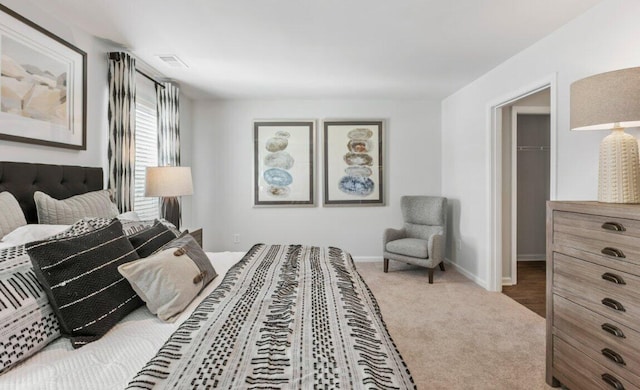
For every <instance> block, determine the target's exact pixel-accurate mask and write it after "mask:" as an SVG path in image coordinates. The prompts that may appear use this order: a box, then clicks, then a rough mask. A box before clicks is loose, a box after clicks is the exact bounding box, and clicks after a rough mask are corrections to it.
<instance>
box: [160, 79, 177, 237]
mask: <svg viewBox="0 0 640 390" xmlns="http://www.w3.org/2000/svg"><path fill="white" fill-rule="evenodd" d="M156 102H157V104H158V110H157V112H158V165H159V166H174V167H178V166H180V89H179V88H178V86H177V85H175V84H172V83H170V82H164V83H162V84H156ZM160 213H161V215H162V216H164V217H165V218H167V219H170V220H171V219H173V220H172V222H173V223H174V224H176V226H180V224H181V222H182V209H181V207H180V199H178V198H175V197H173V198H160ZM170 215H171V216H173V217H172V218H169V217H168V216H170Z"/></svg>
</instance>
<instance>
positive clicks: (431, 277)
mask: <svg viewBox="0 0 640 390" xmlns="http://www.w3.org/2000/svg"><path fill="white" fill-rule="evenodd" d="M433 270H434V269H433V268H429V284H433Z"/></svg>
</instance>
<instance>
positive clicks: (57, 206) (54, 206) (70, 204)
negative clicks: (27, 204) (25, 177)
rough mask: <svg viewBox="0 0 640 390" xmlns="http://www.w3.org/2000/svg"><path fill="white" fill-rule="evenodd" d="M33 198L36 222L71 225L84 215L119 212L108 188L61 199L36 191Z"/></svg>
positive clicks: (110, 215) (103, 214)
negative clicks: (36, 215) (36, 216)
mask: <svg viewBox="0 0 640 390" xmlns="http://www.w3.org/2000/svg"><path fill="white" fill-rule="evenodd" d="M33 199H34V200H35V202H36V209H37V211H38V223H46V224H50V225H71V224H73V223H74V222H76V221H78V220H80V219H82V218H86V217H96V218H113V217H115V216H117V215H118V214H119V211H118V208H117V207H116V205H115V204H114V203H113V202H112V201H111V198H110V197H109V191H108V190H100V191H93V192H87V193H86V194H81V195H76V196H72V197H70V198H67V199H63V200H57V199H54V198H52V197H50V196H49V195H47V194H45V193H44V192H40V191H36V192H35V193H34V194H33Z"/></svg>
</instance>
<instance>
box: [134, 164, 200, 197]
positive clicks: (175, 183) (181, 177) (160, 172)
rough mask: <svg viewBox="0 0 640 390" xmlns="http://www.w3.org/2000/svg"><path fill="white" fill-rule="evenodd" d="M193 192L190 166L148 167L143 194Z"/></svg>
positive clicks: (171, 195)
mask: <svg viewBox="0 0 640 390" xmlns="http://www.w3.org/2000/svg"><path fill="white" fill-rule="evenodd" d="M192 194H193V182H192V181H191V168H190V167H148V168H147V174H146V178H145V187H144V195H145V196H161V197H173V196H182V195H192Z"/></svg>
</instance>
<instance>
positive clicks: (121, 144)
mask: <svg viewBox="0 0 640 390" xmlns="http://www.w3.org/2000/svg"><path fill="white" fill-rule="evenodd" d="M108 119H109V150H108V159H109V179H108V182H107V187H108V188H109V189H112V190H113V191H114V195H115V201H116V205H117V206H118V208H119V209H120V212H126V211H130V210H131V209H132V208H133V188H134V174H135V172H134V170H135V155H136V148H135V137H134V135H135V127H136V61H135V58H133V57H132V56H130V55H129V54H127V53H122V52H112V53H109V112H108Z"/></svg>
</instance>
